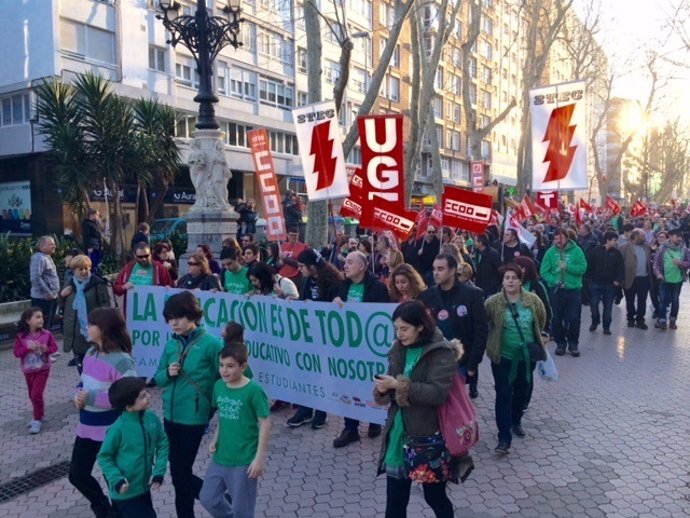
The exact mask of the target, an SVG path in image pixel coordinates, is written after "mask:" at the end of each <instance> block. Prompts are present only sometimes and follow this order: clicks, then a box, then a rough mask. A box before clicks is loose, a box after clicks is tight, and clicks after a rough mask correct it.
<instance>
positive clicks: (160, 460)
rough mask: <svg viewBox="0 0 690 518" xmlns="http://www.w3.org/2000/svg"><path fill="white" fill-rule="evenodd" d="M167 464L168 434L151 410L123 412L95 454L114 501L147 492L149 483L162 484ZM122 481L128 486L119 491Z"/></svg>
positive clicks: (109, 429)
mask: <svg viewBox="0 0 690 518" xmlns="http://www.w3.org/2000/svg"><path fill="white" fill-rule="evenodd" d="M167 464H168V437H167V436H166V434H165V431H164V430H163V425H161V422H160V419H158V417H157V416H156V414H154V413H153V412H152V411H150V410H144V411H143V412H122V414H121V415H120V417H118V419H117V421H115V422H114V423H113V424H112V425H111V426H110V428H108V432H107V433H106V434H105V440H104V441H103V444H102V445H101V451H100V452H99V453H98V465H99V466H100V468H101V471H102V472H103V476H104V477H105V480H106V482H107V483H108V489H109V490H110V498H112V499H113V500H129V499H130V498H134V497H137V496H139V495H143V494H144V493H146V492H148V491H149V490H150V489H149V487H150V484H151V483H152V482H158V483H159V484H161V483H163V476H164V475H165V469H166V466H167ZM125 480H126V481H127V482H128V483H129V489H128V490H127V492H126V493H124V494H120V493H119V489H120V488H121V487H122V484H124V482H125Z"/></svg>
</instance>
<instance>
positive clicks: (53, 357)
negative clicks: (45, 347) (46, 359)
mask: <svg viewBox="0 0 690 518" xmlns="http://www.w3.org/2000/svg"><path fill="white" fill-rule="evenodd" d="M58 356H60V353H59V352H58V353H53V354H51V355H50V361H51V362H53V363H54V362H56V361H57V359H58Z"/></svg>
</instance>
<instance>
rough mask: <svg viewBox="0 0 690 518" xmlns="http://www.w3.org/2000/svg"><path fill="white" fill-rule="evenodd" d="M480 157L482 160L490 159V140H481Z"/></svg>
mask: <svg viewBox="0 0 690 518" xmlns="http://www.w3.org/2000/svg"><path fill="white" fill-rule="evenodd" d="M482 158H483V159H484V160H489V159H491V142H488V141H486V140H482Z"/></svg>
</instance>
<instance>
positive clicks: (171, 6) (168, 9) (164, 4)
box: [158, 0, 180, 22]
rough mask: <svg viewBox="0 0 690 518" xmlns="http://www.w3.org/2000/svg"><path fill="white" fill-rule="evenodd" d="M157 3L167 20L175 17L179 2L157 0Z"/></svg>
mask: <svg viewBox="0 0 690 518" xmlns="http://www.w3.org/2000/svg"><path fill="white" fill-rule="evenodd" d="M158 5H159V6H160V8H161V10H162V11H163V14H165V17H166V19H167V20H168V21H169V22H170V21H172V20H174V19H175V18H176V17H177V11H178V10H179V9H180V4H179V3H178V2H177V1H176V0H159V1H158Z"/></svg>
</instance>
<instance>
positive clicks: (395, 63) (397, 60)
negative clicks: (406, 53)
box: [391, 44, 400, 68]
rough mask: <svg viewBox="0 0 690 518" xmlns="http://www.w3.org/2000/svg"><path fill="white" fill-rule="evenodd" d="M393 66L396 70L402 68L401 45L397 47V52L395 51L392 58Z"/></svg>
mask: <svg viewBox="0 0 690 518" xmlns="http://www.w3.org/2000/svg"><path fill="white" fill-rule="evenodd" d="M391 65H393V66H394V67H395V68H400V45H399V44H398V45H396V46H395V50H394V51H393V57H392V58H391Z"/></svg>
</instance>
